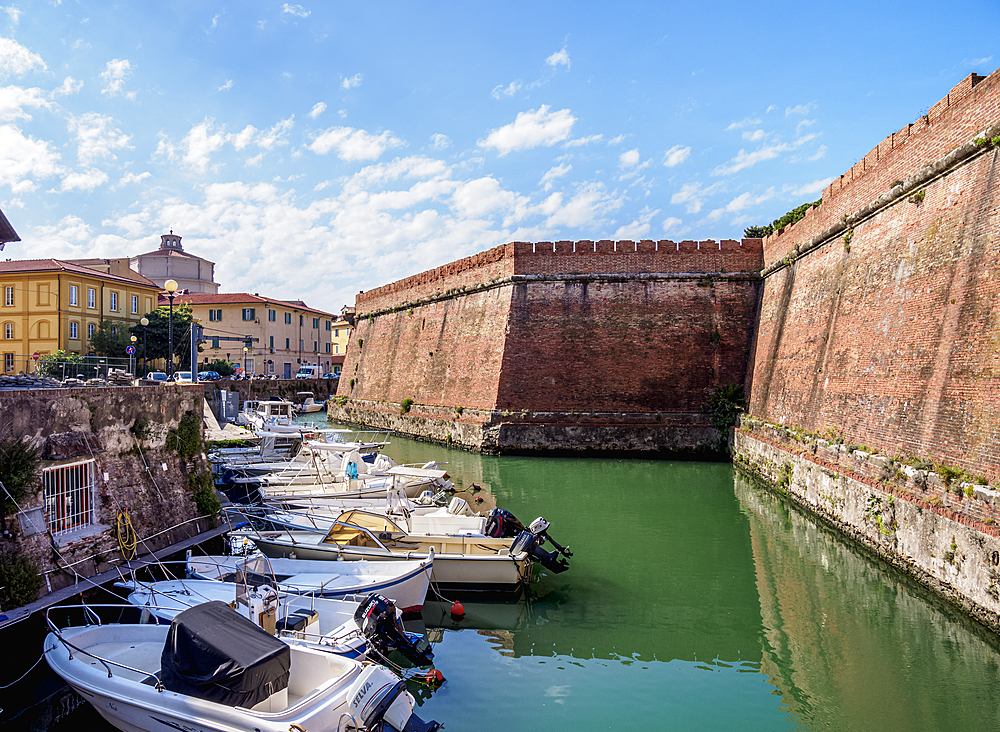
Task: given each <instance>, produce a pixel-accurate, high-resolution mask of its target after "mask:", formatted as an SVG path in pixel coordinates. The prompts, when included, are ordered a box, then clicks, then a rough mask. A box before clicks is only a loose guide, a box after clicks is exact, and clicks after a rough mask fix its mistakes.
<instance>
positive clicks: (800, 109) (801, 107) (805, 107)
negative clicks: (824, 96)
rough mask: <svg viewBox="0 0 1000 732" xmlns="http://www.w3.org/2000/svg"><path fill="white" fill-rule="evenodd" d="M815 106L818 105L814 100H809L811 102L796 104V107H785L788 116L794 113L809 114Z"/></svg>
mask: <svg viewBox="0 0 1000 732" xmlns="http://www.w3.org/2000/svg"><path fill="white" fill-rule="evenodd" d="M815 108H816V105H815V104H814V103H813V102H809V104H796V105H795V106H794V107H785V116H786V117H787V116H789V115H792V114H809V113H810V112H811V111H812V110H813V109H815Z"/></svg>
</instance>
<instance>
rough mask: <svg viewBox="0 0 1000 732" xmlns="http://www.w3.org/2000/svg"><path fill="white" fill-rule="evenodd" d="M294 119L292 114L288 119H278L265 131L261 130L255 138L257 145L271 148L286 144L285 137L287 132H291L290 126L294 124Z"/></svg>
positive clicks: (267, 148)
mask: <svg viewBox="0 0 1000 732" xmlns="http://www.w3.org/2000/svg"><path fill="white" fill-rule="evenodd" d="M294 120H295V115H292V116H291V117H289V118H288V119H283V120H281V121H279V122H278V123H277V124H275V125H274V127H272V128H271V129H269V130H268V131H267V132H261V133H260V134H259V135H258V136H257V138H256V140H255V142H256V143H257V147H259V148H261V149H263V150H271V149H272V148H275V147H280V146H282V145H287V144H288V140H287V139H285V138H286V137H287V136H288V133H289V132H291V130H292V127H294V126H295V121H294Z"/></svg>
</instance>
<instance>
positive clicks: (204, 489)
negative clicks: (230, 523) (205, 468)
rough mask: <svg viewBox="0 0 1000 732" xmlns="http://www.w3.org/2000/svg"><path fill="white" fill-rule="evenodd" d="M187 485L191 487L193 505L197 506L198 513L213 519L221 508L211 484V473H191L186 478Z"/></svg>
mask: <svg viewBox="0 0 1000 732" xmlns="http://www.w3.org/2000/svg"><path fill="white" fill-rule="evenodd" d="M188 487H189V488H190V489H191V493H192V497H193V498H194V505H195V506H196V507H197V508H198V513H199V514H200V515H202V516H207V517H209V518H212V519H213V525H214V518H215V516H216V514H218V513H219V511H220V510H221V509H222V504H221V503H220V502H219V497H218V496H217V495H215V486H213V485H212V475H211V473H204V472H203V473H198V474H197V475H192V476H191V477H190V479H189V480H188Z"/></svg>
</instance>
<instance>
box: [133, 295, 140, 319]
mask: <svg viewBox="0 0 1000 732" xmlns="http://www.w3.org/2000/svg"><path fill="white" fill-rule="evenodd" d="M132 314H133V315H138V314H139V296H138V295H132Z"/></svg>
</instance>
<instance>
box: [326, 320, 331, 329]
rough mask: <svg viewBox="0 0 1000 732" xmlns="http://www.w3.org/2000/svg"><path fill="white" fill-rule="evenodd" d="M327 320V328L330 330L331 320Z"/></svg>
mask: <svg viewBox="0 0 1000 732" xmlns="http://www.w3.org/2000/svg"><path fill="white" fill-rule="evenodd" d="M325 322H326V329H327V330H330V321H329V320H327V321H325Z"/></svg>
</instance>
